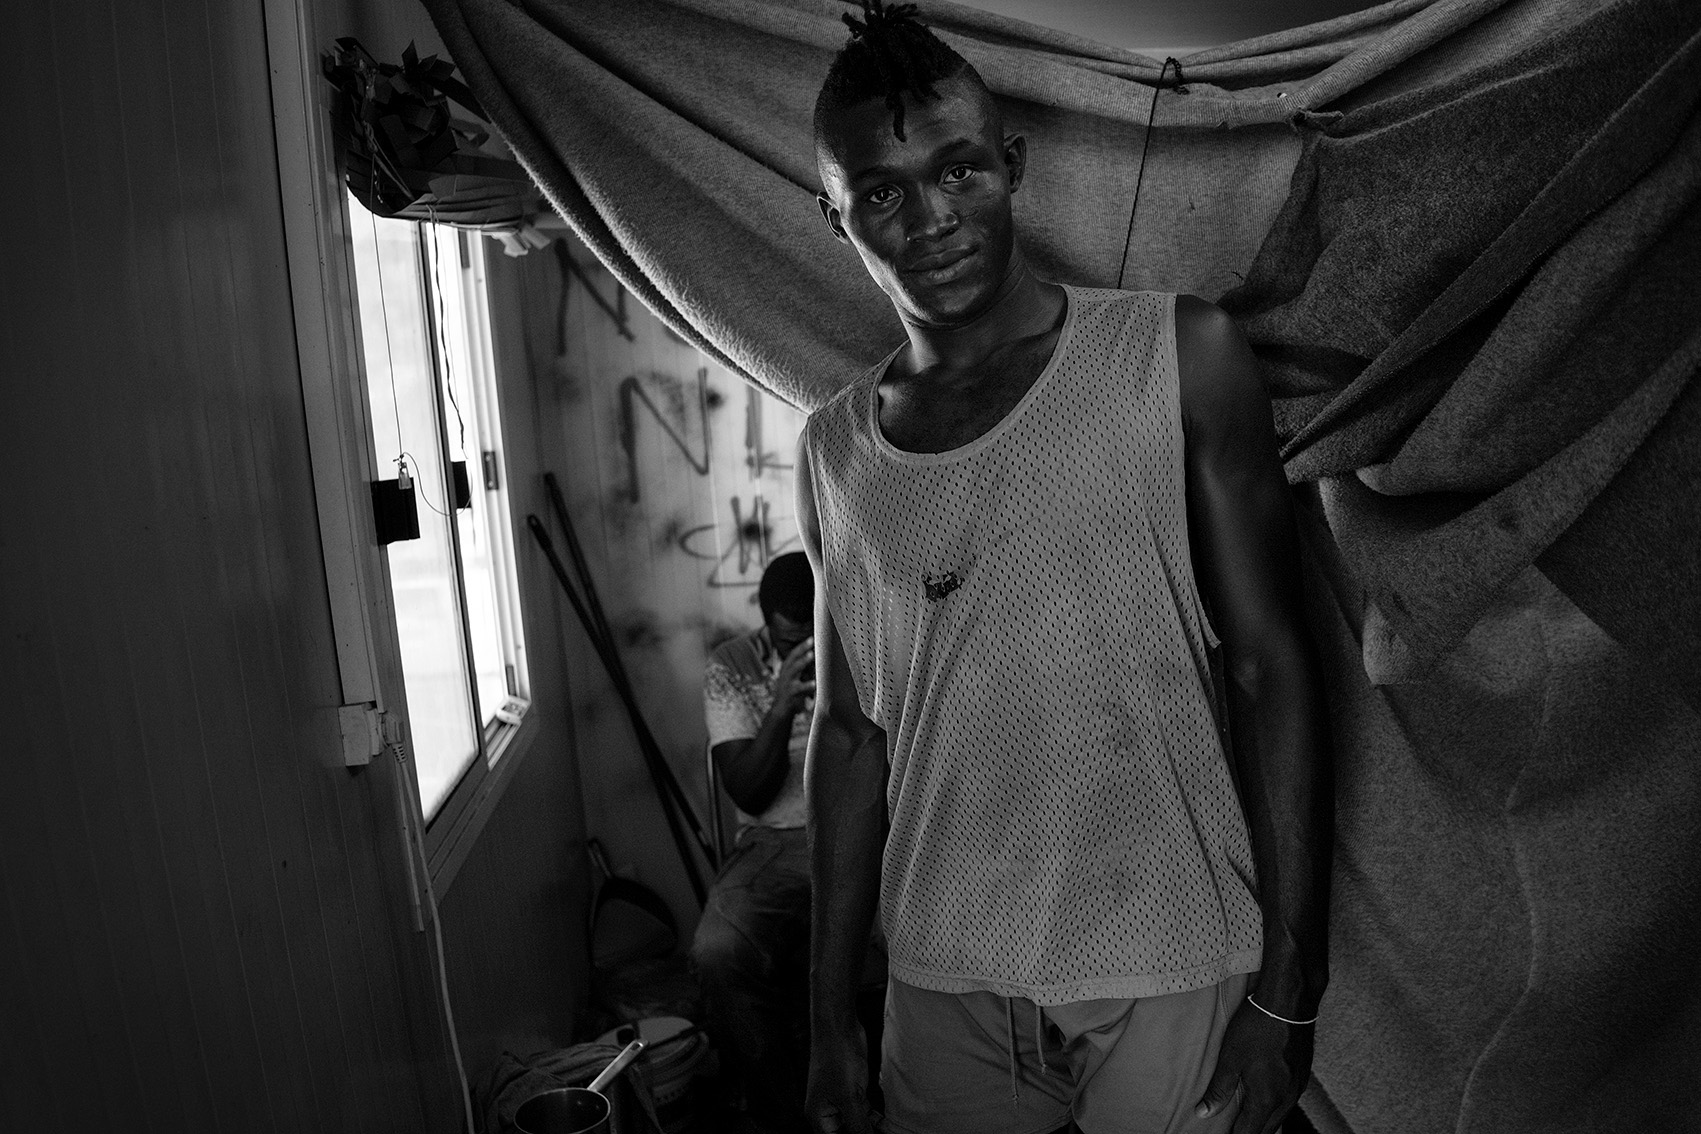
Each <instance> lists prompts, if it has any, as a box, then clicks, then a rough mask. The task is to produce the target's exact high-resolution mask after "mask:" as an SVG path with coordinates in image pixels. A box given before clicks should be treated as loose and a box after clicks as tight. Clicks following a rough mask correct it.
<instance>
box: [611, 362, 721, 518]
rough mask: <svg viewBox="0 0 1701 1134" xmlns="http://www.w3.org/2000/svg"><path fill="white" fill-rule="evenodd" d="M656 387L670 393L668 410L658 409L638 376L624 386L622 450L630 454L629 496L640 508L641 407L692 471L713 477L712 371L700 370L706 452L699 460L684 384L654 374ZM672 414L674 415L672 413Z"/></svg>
mask: <svg viewBox="0 0 1701 1134" xmlns="http://www.w3.org/2000/svg"><path fill="white" fill-rule="evenodd" d="M650 380H651V382H652V383H654V384H657V385H659V386H660V387H661V388H662V390H664V391H665V392H666V395H667V399H668V401H670V402H671V403H672V404H670V405H669V406H668V407H667V410H664V409H663V408H662V407H661V406H659V405H657V404H656V402H655V399H654V398H652V397H650V392H649V391H648V390H646V389H645V388H644V383H643V382H642V381H640V380H639V378H638V376H637V375H636V374H631V375H628V376H627V377H625V378H623V379H621V382H620V448H621V449H622V450H624V451H625V453H626V492H627V499H629V500H630V501H631V502H632V503H634V504H636V503H637V502H638V499H639V497H640V495H641V494H642V489H641V488H640V486H639V483H638V413H637V404H638V403H640V402H641V403H643V406H644V408H645V409H647V410H649V411H650V415H651V416H652V417H654V418H655V419H656V423H657V424H659V425H660V426H661V427H662V432H664V433H666V434H667V439H668V440H669V441H671V442H673V444H674V447H675V448H677V449H678V450H679V452H680V454H681V455H682V456H683V457H684V458H685V460H686V463H687V464H689V465H690V466H691V471H692V472H694V473H696V474H697V475H698V476H708V475H709V370H708V368H707V367H704V366H699V367H698V368H697V397H696V402H697V406H696V409H697V421H698V424H699V426H700V429H699V431H700V432H701V433H702V436H703V452H702V455H701V456H699V455H698V454H696V453H695V452H693V451H692V446H691V443H690V441H688V440H687V437H688V435H689V433H690V422H689V412H690V411H689V410H688V409H687V407H686V405H685V393H684V385H685V384H684V383H683V382H681V381H680V380H679V379H677V378H675V377H673V376H672V375H671V374H661V373H652V374H651V375H650ZM670 411H671V412H670Z"/></svg>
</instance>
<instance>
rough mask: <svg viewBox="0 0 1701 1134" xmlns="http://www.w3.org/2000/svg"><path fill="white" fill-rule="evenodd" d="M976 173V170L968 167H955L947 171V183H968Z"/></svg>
mask: <svg viewBox="0 0 1701 1134" xmlns="http://www.w3.org/2000/svg"><path fill="white" fill-rule="evenodd" d="M973 173H974V168H973V167H972V166H967V165H954V166H952V167H951V168H950V169H947V170H946V171H945V180H946V181H967V180H968V179H969V176H970V175H971V174H973Z"/></svg>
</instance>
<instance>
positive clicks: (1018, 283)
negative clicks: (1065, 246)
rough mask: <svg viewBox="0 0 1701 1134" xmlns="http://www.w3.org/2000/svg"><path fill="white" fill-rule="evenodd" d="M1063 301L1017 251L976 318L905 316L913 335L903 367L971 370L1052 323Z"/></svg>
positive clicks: (915, 370) (921, 370)
mask: <svg viewBox="0 0 1701 1134" xmlns="http://www.w3.org/2000/svg"><path fill="white" fill-rule="evenodd" d="M1062 303H1063V299H1062V292H1061V289H1059V288H1058V287H1057V286H1056V285H1055V284H1048V283H1046V282H1045V281H1043V280H1041V279H1040V278H1039V277H1038V276H1036V275H1034V273H1033V271H1032V270H1031V269H1030V268H1029V267H1028V265H1027V261H1026V260H1025V259H1023V257H1022V255H1021V253H1020V252H1017V253H1016V254H1015V255H1014V257H1012V260H1011V264H1010V271H1009V272H1008V273H1006V275H1005V277H1004V282H1003V283H1001V284H1000V285H999V287H998V291H997V293H996V294H995V295H994V296H993V298H992V302H991V303H989V304H988V305H987V306H986V307H985V308H984V309H983V310H982V311H980V312H979V313H978V314H976V315H975V316H974V317H973V318H971V319H969V320H967V321H966V322H963V323H960V324H957V325H954V326H940V325H937V324H932V323H921V322H916V321H912V320H911V319H909V318H904V329H905V331H906V332H908V334H909V339H910V345H909V349H908V351H907V354H908V356H909V357H908V358H907V359H906V362H907V363H908V365H907V366H906V367H905V369H906V370H908V371H909V372H910V373H912V374H921V373H924V372H929V371H943V372H945V373H962V372H972V371H974V370H976V369H977V368H978V367H979V365H980V364H981V363H983V362H985V361H986V360H987V359H988V358H991V357H992V356H993V355H994V354H996V353H997V352H998V351H999V350H1001V349H1002V348H1004V347H1006V346H1008V345H1010V344H1011V343H1015V342H1020V341H1022V340H1024V339H1028V338H1032V337H1033V336H1035V335H1039V334H1043V333H1045V332H1046V331H1047V330H1049V329H1050V328H1051V327H1053V326H1054V325H1055V324H1056V322H1057V318H1058V316H1059V314H1060V313H1061V310H1062ZM900 314H901V313H900Z"/></svg>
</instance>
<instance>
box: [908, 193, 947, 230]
mask: <svg viewBox="0 0 1701 1134" xmlns="http://www.w3.org/2000/svg"><path fill="white" fill-rule="evenodd" d="M911 200H912V201H913V202H914V208H913V211H912V213H911V216H910V224H909V238H910V239H911V240H912V241H913V240H937V239H939V238H940V237H943V236H949V235H950V234H951V233H953V232H955V231H956V230H957V225H958V223H959V222H958V218H957V211H956V209H954V208H952V207H951V202H950V200H948V199H947V198H946V196H945V194H943V193H941V192H939V191H938V190H934V191H933V192H927V193H918V194H916V195H915V196H914V197H912V198H911Z"/></svg>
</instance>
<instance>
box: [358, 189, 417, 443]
mask: <svg viewBox="0 0 1701 1134" xmlns="http://www.w3.org/2000/svg"><path fill="white" fill-rule="evenodd" d="M366 219H367V221H369V222H370V223H371V225H372V264H373V266H374V267H375V268H376V269H377V270H378V313H379V314H380V315H382V316H383V317H384V361H385V365H386V366H388V368H389V372H390V412H391V413H392V414H394V415H395V418H396V451H397V452H398V453H400V452H401V449H402V399H401V396H400V395H399V394H397V393H396V355H395V351H394V350H392V349H391V347H390V297H389V294H388V293H387V292H386V291H385V289H384V257H383V255H382V254H381V253H380V252H379V251H378V217H377V215H376V214H374V213H373V212H371V211H370V210H368V211H367V214H366ZM401 463H402V459H401V457H397V458H396V464H397V465H400V464H401ZM415 467H418V466H417V464H416V466H415Z"/></svg>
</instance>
